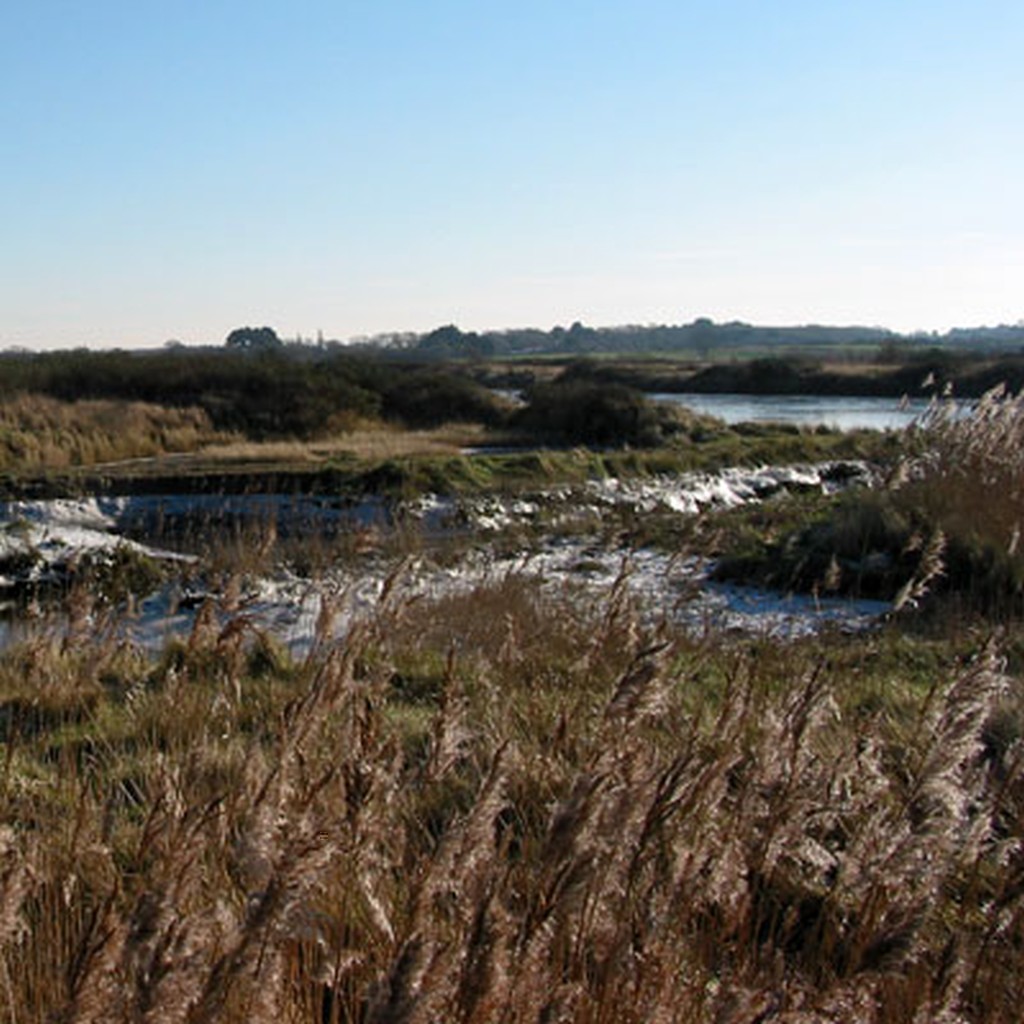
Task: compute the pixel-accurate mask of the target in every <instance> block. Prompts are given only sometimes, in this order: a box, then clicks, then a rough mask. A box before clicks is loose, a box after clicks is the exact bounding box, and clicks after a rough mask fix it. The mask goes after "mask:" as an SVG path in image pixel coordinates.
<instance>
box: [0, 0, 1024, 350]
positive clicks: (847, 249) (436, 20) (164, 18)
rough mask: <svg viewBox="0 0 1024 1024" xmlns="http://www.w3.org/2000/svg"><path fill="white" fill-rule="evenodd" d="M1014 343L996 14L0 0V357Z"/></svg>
mask: <svg viewBox="0 0 1024 1024" xmlns="http://www.w3.org/2000/svg"><path fill="white" fill-rule="evenodd" d="M698 316H710V317H712V318H713V319H715V320H730V319H740V320H747V321H749V322H753V323H764V324H769V323H774V324H780V323H808V322H817V323H831V324H849V323H859V324H877V325H883V326H887V327H893V328H896V329H900V330H916V329H940V330H942V329H945V328H947V327H949V326H953V325H960V326H975V325H978V324H996V323H1014V322H1017V321H1019V320H1022V319H1024V2H1022V0H956V2H953V0H588V2H581V0H517V2H515V3H511V2H508V0H506V2H503V3H496V2H491V0H360V2H352V0H330V2H328V0H291V2H289V3H284V2H276V0H275V2H270V0H246V2H240V0H176V2H171V0H91V2H88V3H86V2H83V0H66V2H65V0H2V3H0V348H3V347H10V346H25V347H29V348H49V347H68V346H74V345H89V346H97V347H99V346H104V347H105V346H114V345H118V346H123V347H139V346H154V345H161V344H163V343H164V342H165V341H167V340H169V339H171V338H175V339H179V340H181V341H184V342H186V343H200V342H212V343H218V342H220V341H222V340H223V338H224V337H225V335H226V334H227V333H228V332H229V331H230V330H231V329H232V328H234V327H237V326H240V325H243V324H254V325H262V324H267V325H270V326H272V327H274V328H275V329H276V330H277V331H278V333H279V334H281V335H282V336H284V337H294V336H295V335H297V334H301V335H303V336H305V337H311V336H314V335H316V333H317V332H318V331H322V332H323V334H324V335H325V336H326V337H328V338H342V339H346V338H351V337H354V336H357V335H363V334H374V333H378V332H384V331H391V330H400V331H403V330H412V331H426V330H430V329H432V328H433V327H436V326H438V325H439V324H443V323H449V322H454V323H456V324H458V325H459V326H460V327H462V328H463V329H466V330H469V329H482V328H489V327H493V328H501V327H513V326H537V327H544V328H548V327H551V326H553V325H555V324H569V323H571V322H572V321H573V320H582V321H583V322H584V323H587V324H589V325H593V326H601V325H611V324H624V323H684V322H688V321H690V320H692V319H694V318H695V317H698Z"/></svg>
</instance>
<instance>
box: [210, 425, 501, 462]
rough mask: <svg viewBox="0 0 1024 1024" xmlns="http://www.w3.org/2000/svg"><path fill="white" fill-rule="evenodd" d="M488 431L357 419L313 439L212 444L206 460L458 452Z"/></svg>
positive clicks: (318, 459)
mask: <svg viewBox="0 0 1024 1024" xmlns="http://www.w3.org/2000/svg"><path fill="white" fill-rule="evenodd" d="M488 436H489V435H488V434H487V431H486V429H485V428H484V427H482V426H480V425H478V424H466V423H452V424H446V425H444V426H441V427H435V428H434V429H431V430H406V429H403V428H401V427H397V426H394V425H391V424H387V423H381V422H369V421H359V422H357V423H354V424H352V425H351V426H349V427H348V429H347V430H346V431H345V432H344V433H341V434H338V435H336V436H333V437H324V438H319V439H317V440H315V441H266V442H256V441H241V440H239V441H233V442H230V443H227V444H215V445H208V446H206V447H205V448H203V450H202V452H201V453H200V455H201V456H202V458H203V459H204V460H211V461H213V462H215V463H216V462H224V463H239V462H244V463H260V462H264V463H266V462H271V463H273V462H294V463H302V464H310V463H320V462H325V461H327V460H329V459H332V458H337V457H338V456H351V457H353V458H357V459H365V460H368V461H369V460H381V459H391V458H397V457H401V456H406V455H457V454H459V452H460V451H462V450H463V449H465V448H471V447H474V446H477V445H482V444H486V443H487V441H488Z"/></svg>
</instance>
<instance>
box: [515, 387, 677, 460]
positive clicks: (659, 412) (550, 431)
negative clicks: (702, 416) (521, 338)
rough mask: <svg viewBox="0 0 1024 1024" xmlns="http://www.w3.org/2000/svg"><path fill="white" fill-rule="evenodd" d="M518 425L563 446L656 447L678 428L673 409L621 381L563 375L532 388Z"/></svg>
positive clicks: (516, 416)
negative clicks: (609, 382) (648, 397)
mask: <svg viewBox="0 0 1024 1024" xmlns="http://www.w3.org/2000/svg"><path fill="white" fill-rule="evenodd" d="M512 424H513V426H514V427H516V428H518V429H520V430H524V431H526V432H528V433H530V434H533V435H535V436H538V437H540V438H542V439H546V440H550V441H555V442H559V443H564V444H584V445H599V446H602V447H621V446H623V445H633V446H636V447H645V448H646V447H654V446H655V445H658V444H660V443H661V442H662V441H664V440H665V439H666V438H667V437H668V436H670V435H671V434H673V433H675V432H676V431H677V430H678V427H679V423H678V420H677V418H676V417H675V416H674V415H673V414H672V411H671V410H669V409H667V408H663V407H661V406H658V405H656V404H654V403H653V402H650V401H648V400H647V399H646V398H644V396H643V395H642V394H641V393H640V392H639V391H634V390H633V389H632V388H627V387H624V386H623V385H621V384H601V383H596V382H594V381H591V380H587V379H568V380H566V379H560V380H557V381H555V382H554V383H553V384H548V385H544V386H542V387H538V388H536V389H535V390H534V391H533V394H532V395H531V397H530V402H529V404H528V405H527V406H526V407H525V408H523V409H521V410H519V412H517V413H516V414H515V416H514V417H513V420H512Z"/></svg>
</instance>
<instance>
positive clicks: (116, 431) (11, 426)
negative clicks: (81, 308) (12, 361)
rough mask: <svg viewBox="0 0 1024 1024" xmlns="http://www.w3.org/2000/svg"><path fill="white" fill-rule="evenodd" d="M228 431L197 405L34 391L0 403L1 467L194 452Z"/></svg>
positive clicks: (55, 466)
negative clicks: (70, 396) (72, 396)
mask: <svg viewBox="0 0 1024 1024" xmlns="http://www.w3.org/2000/svg"><path fill="white" fill-rule="evenodd" d="M224 436H225V435H223V434H220V433H218V432H216V431H215V430H214V429H213V426H212V425H211V423H210V419H209V417H208V416H207V415H206V413H205V412H203V411H202V410H200V409H198V408H184V409H176V408H167V407H164V406H159V405H152V404H150V403H147V402H125V401H116V400H110V399H103V400H92V401H87V400H82V401H76V402H65V401H61V400H59V399H56V398H50V397H48V396H46V395H34V394H18V395H15V396H12V397H9V398H5V399H4V400H3V401H2V402H0V469H17V470H39V469H63V468H67V467H70V466H90V465H95V464H97V463H103V462H113V461H119V460H122V459H133V458H143V457H149V456H153V455H159V454H162V453H164V452H184V451H193V450H195V449H196V448H198V447H200V445H202V444H207V443H211V442H213V441H214V440H216V439H218V438H223V437H224Z"/></svg>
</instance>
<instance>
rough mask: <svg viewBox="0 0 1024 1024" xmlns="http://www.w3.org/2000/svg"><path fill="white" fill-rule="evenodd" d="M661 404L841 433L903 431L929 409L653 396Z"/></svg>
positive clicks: (784, 398) (844, 401) (893, 401)
mask: <svg viewBox="0 0 1024 1024" xmlns="http://www.w3.org/2000/svg"><path fill="white" fill-rule="evenodd" d="M648 397H650V398H652V399H653V400H655V401H658V402H669V403H673V404H675V405H683V406H686V407H687V408H688V409H692V410H693V411H694V412H698V413H706V414H707V415H709V416H716V417H718V418H719V419H721V420H725V422H726V423H760V422H769V421H771V422H776V423H795V424H799V425H802V426H828V427H835V428H837V429H839V430H857V429H868V430H901V429H903V428H904V427H906V426H908V425H909V424H910V423H911V422H913V420H914V419H915V418H916V417H917V416H920V415H921V413H923V412H924V411H925V409H927V408H928V402H927V400H926V399H912V400H910V401H907V400H906V399H898V398H858V397H850V396H846V395H841V396H829V395H696V394H653V395H649V396H648Z"/></svg>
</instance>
